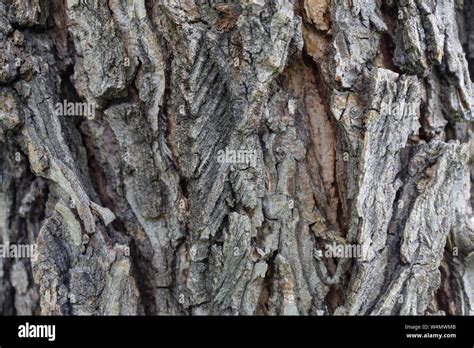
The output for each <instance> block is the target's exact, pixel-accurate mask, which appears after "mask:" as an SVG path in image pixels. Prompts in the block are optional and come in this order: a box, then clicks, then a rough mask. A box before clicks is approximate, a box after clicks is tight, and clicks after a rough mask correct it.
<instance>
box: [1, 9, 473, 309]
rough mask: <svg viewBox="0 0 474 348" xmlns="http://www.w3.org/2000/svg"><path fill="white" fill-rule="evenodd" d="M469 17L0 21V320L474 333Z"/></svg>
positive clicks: (38, 14) (347, 14) (148, 13)
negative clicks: (396, 324)
mask: <svg viewBox="0 0 474 348" xmlns="http://www.w3.org/2000/svg"><path fill="white" fill-rule="evenodd" d="M473 15H474V1H473V0H464V1H463V0H432V1H425V0H398V1H394V0H391V1H378V0H276V1H270V0H229V1H224V0H210V1H201V0H159V1H153V0H128V1H125V0H120V1H108V2H107V1H101V0H67V1H66V0H64V1H60V0H55V1H47V0H36V1H28V2H27V1H13V0H0V44H1V50H0V183H1V185H0V242H2V243H3V244H7V243H12V244H35V245H36V246H37V255H36V256H37V257H34V258H33V259H31V260H30V259H20V258H0V312H1V313H2V314H43V315H49V314H55V315H58V314H59V315H78V314H83V315H84V314H85V315H96V314H99V315H106V314H107V315H110V314H112V315H113V314H131V315H133V314H149V315H153V314H176V315H208V314H214V315H256V314H263V315H288V314H293V315H363V314H371V315H379V314H400V315H424V314H430V313H434V314H448V315H455V314H456V315H467V314H473V313H474V312H473V311H474V293H473V290H472V289H474V244H473V240H474V220H473V218H472V211H471V191H470V190H471V188H470V178H471V177H474V171H472V169H471V168H470V166H469V158H470V156H471V154H472V153H473V152H474V150H473V146H472V144H471V145H470V142H471V125H470V124H469V122H470V121H472V119H473V98H472V95H473V93H472V83H471V79H470V76H469V67H468V66H469V64H470V69H471V70H470V71H471V73H473V72H474V71H473V69H474V25H473V24H472V23H473V22H472V16H473ZM81 106H83V107H84V109H82V111H81V110H80V109H79V108H80V107H81ZM72 107H74V110H73V109H72ZM86 107H89V108H90V110H91V112H90V113H86V112H85V108H86ZM69 111H70V112H69ZM85 116H86V117H85Z"/></svg>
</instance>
